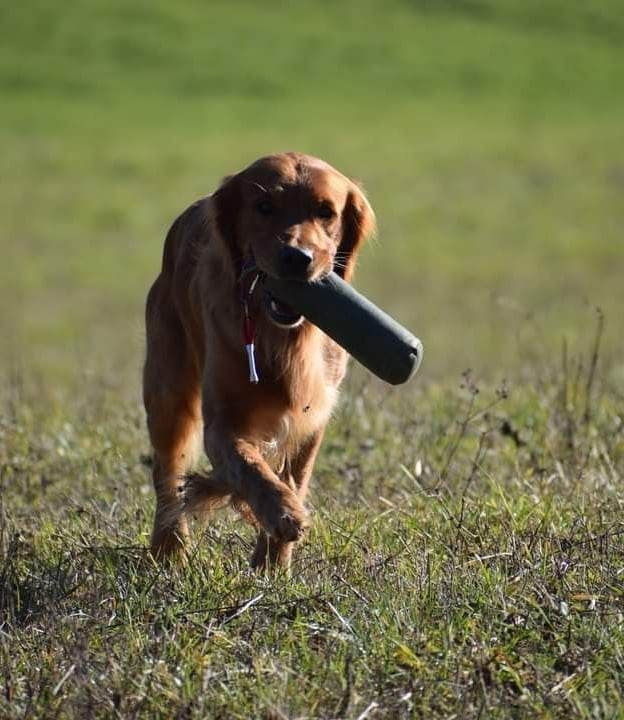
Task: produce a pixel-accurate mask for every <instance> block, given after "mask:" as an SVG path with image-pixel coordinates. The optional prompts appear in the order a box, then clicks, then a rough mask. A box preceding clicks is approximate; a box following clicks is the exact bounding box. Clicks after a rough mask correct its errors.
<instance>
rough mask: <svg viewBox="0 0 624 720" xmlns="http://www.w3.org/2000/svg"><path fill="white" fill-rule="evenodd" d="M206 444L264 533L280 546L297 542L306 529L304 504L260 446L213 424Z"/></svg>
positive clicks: (209, 453)
mask: <svg viewBox="0 0 624 720" xmlns="http://www.w3.org/2000/svg"><path fill="white" fill-rule="evenodd" d="M204 443H205V447H206V454H207V455H208V457H209V458H210V460H211V462H212V464H213V466H214V467H215V468H218V469H219V471H220V472H222V473H223V475H224V477H225V479H226V482H227V483H228V484H229V485H230V487H231V491H232V495H234V496H235V497H237V498H240V499H241V500H243V501H244V502H245V503H247V505H249V507H250V508H251V511H252V512H253V514H254V515H255V517H256V519H257V521H258V522H259V524H260V525H261V526H262V528H263V529H264V531H265V532H266V533H267V534H268V535H269V536H270V537H271V538H273V539H274V540H276V541H279V542H292V541H295V540H298V539H299V538H300V537H301V535H302V534H303V531H304V529H305V527H306V525H307V515H306V512H305V510H304V508H303V504H302V503H301V501H300V500H299V498H298V496H297V493H295V492H294V491H293V490H292V489H291V488H290V487H288V485H286V484H285V483H283V482H282V481H281V480H280V478H279V477H278V476H277V475H276V474H275V473H274V472H273V471H272V470H271V468H270V467H269V465H268V463H267V462H266V461H265V460H264V458H263V457H262V454H261V452H260V449H259V447H258V445H257V444H256V443H255V442H254V441H252V440H249V439H246V438H242V437H237V436H236V435H235V434H233V433H231V432H228V431H227V430H225V429H224V428H223V427H222V426H221V427H219V426H216V425H215V424H214V423H213V424H211V425H210V426H207V427H206V428H205V430H204Z"/></svg>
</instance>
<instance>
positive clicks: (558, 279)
mask: <svg viewBox="0 0 624 720" xmlns="http://www.w3.org/2000/svg"><path fill="white" fill-rule="evenodd" d="M623 47H624V13H623V12H622V4H621V2H620V0H611V1H605V2H592V3H587V2H581V1H580V0H567V1H563V0H548V2H542V1H539V0H524V1H523V2H521V1H520V0H517V1H512V0H496V1H495V0H458V1H457V2H450V1H448V0H439V1H438V2H435V1H434V0H429V1H426V0H421V1H411V2H410V1H408V0H403V1H399V0H394V1H390V0H387V1H385V2H367V1H365V0H358V1H357V2H356V1H352V2H349V1H346V0H345V1H344V2H329V1H322V0H317V1H315V2H262V3H261V2H254V3H251V2H210V3H208V2H206V3H202V2H192V1H190V0H185V1H184V2H177V3H171V2H164V0H153V1H151V2H145V1H138V2H132V3H128V2H121V1H120V0H107V1H106V2H105V1H104V0H81V1H77V2H74V3H68V4H65V5H59V4H58V3H53V2H41V1H38V0H33V1H32V2H29V3H23V4H21V5H13V4H9V3H3V4H2V6H1V7H0V88H1V95H2V110H1V112H0V163H1V171H0V177H1V178H2V192H1V193H0V243H1V245H0V249H1V252H2V262H1V263H0V332H1V334H2V343H1V348H0V364H1V366H2V368H3V370H4V371H6V372H7V373H10V374H12V375H13V376H15V375H17V376H20V377H28V378H39V380H40V381H41V384H42V386H51V387H54V388H56V389H61V390H62V389H63V388H65V389H67V388H70V387H79V384H80V383H81V382H83V381H84V378H85V377H91V378H96V379H98V380H101V381H102V382H106V383H110V384H111V385H112V386H114V387H115V388H122V389H124V390H127V391H131V392H136V393H137V394H138V384H139V383H138V378H139V371H140V366H141V362H142V353H143V349H142V345H143V328H142V307H143V302H144V297H145V293H146V291H147V288H148V286H149V283H150V282H151V281H152V279H153V278H154V276H155V274H156V273H157V271H158V267H159V263H160V256H161V251H162V243H163V238H164V235H165V233H166V230H167V228H168V226H169V224H170V222H171V221H172V220H173V218H174V217H175V216H176V215H177V214H178V213H179V212H180V211H181V210H182V209H183V208H184V207H185V206H186V205H188V204H189V203H190V202H191V201H193V200H194V199H196V198H197V197H199V196H201V195H204V194H207V193H209V192H210V191H211V190H212V189H213V188H214V187H215V185H216V184H217V183H218V182H219V179H220V178H221V177H222V176H224V175H225V174H228V173H230V172H232V171H236V170H238V169H240V168H241V167H243V166H244V165H246V164H247V163H249V162H251V161H252V160H254V159H255V158H256V157H258V156H261V155H264V154H266V153H269V152H273V151H278V150H285V149H297V150H301V151H304V152H308V153H311V154H314V155H318V156H321V157H323V158H324V159H326V160H328V161H329V162H331V163H332V164H334V165H335V166H337V167H338V168H339V169H340V170H342V171H343V172H345V173H346V174H349V175H351V176H353V177H356V178H358V179H360V180H361V181H362V182H363V184H364V186H365V188H366V189H367V192H368V194H369V197H370V200H371V202H372V204H373V207H374V208H375V210H376V213H377V216H378V221H379V236H378V239H377V240H376V241H375V242H374V243H372V244H371V245H370V246H369V247H368V248H367V249H366V250H365V251H364V253H363V255H362V259H361V264H360V269H359V274H358V276H357V285H358V287H359V288H360V289H362V290H363V291H364V292H366V293H367V294H368V295H369V296H370V297H371V298H372V299H374V300H375V301H377V302H379V303H380V304H382V305H383V306H384V307H386V308H387V309H389V310H390V311H391V312H392V313H394V314H395V315H396V316H397V317H398V318H399V319H401V320H402V321H403V322H405V323H407V324H409V325H410V327H411V328H412V329H413V330H414V331H415V332H416V333H417V334H418V335H420V337H422V339H423V340H424V342H425V346H426V361H425V364H424V366H423V370H422V373H423V376H424V377H425V378H430V379H444V378H446V377H449V376H451V375H452V376H457V375H458V374H459V373H460V372H461V370H463V369H464V368H466V367H469V366H470V367H473V368H474V369H475V371H476V372H477V373H478V374H480V375H481V376H485V377H491V378H500V377H502V376H506V377H511V378H513V377H515V376H517V375H519V374H521V373H522V372H523V371H524V369H525V368H527V367H528V366H529V365H531V366H532V367H533V368H535V365H536V363H538V364H539V363H543V362H547V361H551V360H552V358H553V357H555V358H556V357H558V353H559V351H560V345H561V340H562V338H563V337H567V338H569V339H570V341H571V343H575V342H579V343H581V342H582V343H584V342H585V338H586V336H587V335H588V334H590V333H592V332H593V325H594V312H593V307H594V306H596V305H600V306H601V307H602V308H603V309H604V311H605V314H606V319H607V330H606V335H605V352H604V355H603V359H605V362H606V363H607V366H608V367H609V368H611V370H610V372H615V373H622V354H621V315H622V306H623V302H622V301H623V300H624V282H623V278H624V272H623V271H624V239H623V229H624V202H623V194H624V193H623V191H624V155H623V149H624V93H623V92H622V88H623V87H624V53H623Z"/></svg>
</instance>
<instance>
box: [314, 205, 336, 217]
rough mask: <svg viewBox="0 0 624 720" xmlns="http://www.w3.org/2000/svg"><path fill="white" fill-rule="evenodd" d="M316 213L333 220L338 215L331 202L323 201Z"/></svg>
mask: <svg viewBox="0 0 624 720" xmlns="http://www.w3.org/2000/svg"><path fill="white" fill-rule="evenodd" d="M316 214H317V215H318V216H319V217H320V218H323V220H331V219H332V218H333V217H334V216H335V215H336V213H335V212H334V208H333V207H332V206H331V205H330V204H329V203H321V204H320V205H319V206H318V208H317V210H316Z"/></svg>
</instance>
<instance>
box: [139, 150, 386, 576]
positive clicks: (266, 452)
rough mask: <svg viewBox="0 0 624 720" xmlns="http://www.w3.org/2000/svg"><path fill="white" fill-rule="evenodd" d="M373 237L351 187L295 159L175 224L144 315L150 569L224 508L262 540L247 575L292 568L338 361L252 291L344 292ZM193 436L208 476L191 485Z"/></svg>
mask: <svg viewBox="0 0 624 720" xmlns="http://www.w3.org/2000/svg"><path fill="white" fill-rule="evenodd" d="M373 228H374V215H373V212H372V210H371V207H370V205H369V203H368V201H367V200H366V198H365V196H364V194H363V192H362V190H361V189H360V188H359V187H358V185H356V184H355V183H354V182H353V181H351V180H349V179H348V178H347V177H345V176H344V175H342V174H341V173H340V172H338V171H337V170H335V169H334V168H333V167H331V166H330V165H328V164H327V163H325V162H323V161H322V160H319V159H317V158H314V157H310V156H308V155H302V154H299V153H292V152H289V153H283V154H278V155H271V156H268V157H264V158H261V159H260V160H257V161H256V162H254V163H253V164H252V165H250V166H249V167H247V168H246V169H245V170H243V171H242V172H239V173H238V174H236V175H232V176H230V177H227V178H226V179H225V180H224V181H223V183H222V184H221V186H220V187H219V188H218V189H217V190H216V192H214V193H213V194H212V195H210V196H208V197H206V198H203V199H202V200H199V201H197V202H195V203H194V204H193V205H191V206H190V207H189V208H188V209H187V210H185V211H184V212H183V213H182V214H181V215H180V217H178V218H177V220H176V221H175V222H174V223H173V225H172V227H171V229H170V230H169V233H168V235H167V238H166V241H165V248H164V254H163V261H162V269H161V271H160V275H159V276H158V277H157V278H156V281H155V282H154V284H153V286H152V288H151V289H150V291H149V294H148V297H147V308H146V328H147V357H146V361H145V368H144V374H143V390H144V401H145V408H146V412H147V424H148V429H149V434H150V439H151V442H152V445H153V448H154V465H153V481H154V488H155V490H156V514H155V518H154V529H153V533H152V541H151V551H152V554H153V555H154V557H156V558H160V559H164V558H167V557H174V558H175V557H180V558H183V557H184V556H185V554H186V553H185V550H186V546H187V542H188V527H187V515H188V514H189V513H190V514H194V513H197V512H198V511H206V510H209V509H210V508H212V507H215V506H217V505H220V504H225V503H231V504H233V505H234V506H235V507H236V508H237V509H238V510H239V511H241V513H242V514H243V515H244V516H245V517H246V518H247V519H248V520H250V521H251V522H253V523H254V524H255V525H256V527H257V528H258V540H257V544H256V549H255V552H254V554H253V557H252V560H251V563H252V566H253V567H255V568H271V567H276V566H280V565H281V566H286V567H287V566H288V565H289V563H290V557H291V553H292V549H293V545H294V543H295V542H296V541H297V540H299V539H300V537H301V535H302V533H303V531H304V528H305V527H306V524H307V515H306V511H305V508H304V504H303V503H304V499H305V496H306V492H307V489H308V483H309V480H310V475H311V473H312V468H313V466H314V462H315V459H316V455H317V452H318V450H319V447H320V445H321V441H322V438H323V433H324V430H325V426H326V424H327V421H328V419H329V417H330V414H331V411H332V408H333V406H334V404H335V402H336V397H337V390H338V386H339V385H340V382H341V381H342V379H343V377H344V374H345V371H346V366H347V355H346V353H345V351H344V350H343V349H342V348H340V347H339V346H338V345H337V344H336V343H334V342H333V341H332V340H330V339H329V338H328V337H327V336H326V335H324V334H323V332H321V331H320V330H319V329H318V328H317V327H315V326H314V325H312V324H311V323H309V322H308V321H307V320H305V319H304V318H302V317H301V316H299V315H298V314H297V313H296V311H295V310H293V309H292V308H291V307H289V306H288V305H286V304H284V303H283V302H278V301H277V300H276V299H275V298H272V297H271V296H270V295H268V294H267V293H266V292H265V291H264V290H263V288H262V285H261V283H260V282H256V279H257V275H258V273H266V274H267V275H271V276H277V277H288V278H294V279H298V280H303V281H308V280H314V279H317V278H320V277H322V276H324V275H326V274H327V273H329V272H331V271H332V270H335V271H336V272H337V273H338V274H340V275H341V276H342V277H343V278H344V279H345V280H347V281H349V280H350V279H351V276H352V274H353V269H354V264H355V260H356V255H357V252H358V250H359V249H360V247H361V245H362V243H363V242H364V240H365V239H366V238H367V237H368V236H369V235H370V234H371V232H372V231H373ZM246 317H247V319H246ZM244 328H246V330H247V335H249V333H250V332H251V334H252V335H253V336H254V337H253V339H254V340H255V360H256V365H257V372H258V374H259V382H251V381H250V367H249V364H248V360H249V358H248V355H247V354H246V349H245V343H246V341H247V342H248V343H249V342H251V338H250V337H247V338H246V339H245V337H244ZM202 429H203V446H204V449H205V451H206V454H207V455H208V458H209V459H210V462H211V464H212V472H211V473H210V474H209V475H200V474H189V470H190V468H191V465H192V464H193V462H194V460H195V459H196V448H198V447H200V443H198V442H196V441H197V439H198V438H200V439H201V434H202Z"/></svg>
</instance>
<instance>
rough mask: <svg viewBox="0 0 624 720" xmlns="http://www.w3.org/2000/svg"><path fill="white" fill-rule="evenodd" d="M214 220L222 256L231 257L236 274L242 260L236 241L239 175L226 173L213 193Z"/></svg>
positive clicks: (239, 195)
mask: <svg viewBox="0 0 624 720" xmlns="http://www.w3.org/2000/svg"><path fill="white" fill-rule="evenodd" d="M212 200H213V203H214V222H215V225H216V228H217V231H218V235H219V241H220V242H221V243H222V245H223V251H224V257H228V258H230V259H231V261H232V263H231V267H232V270H233V272H234V273H235V274H236V276H238V273H239V272H240V267H239V265H240V264H241V262H242V258H241V250H240V245H239V242H238V213H239V212H240V208H241V201H242V196H241V180H240V175H228V176H227V177H225V178H223V180H222V182H221V185H220V186H219V188H218V189H217V190H216V191H215V192H214V193H213V195H212Z"/></svg>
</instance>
